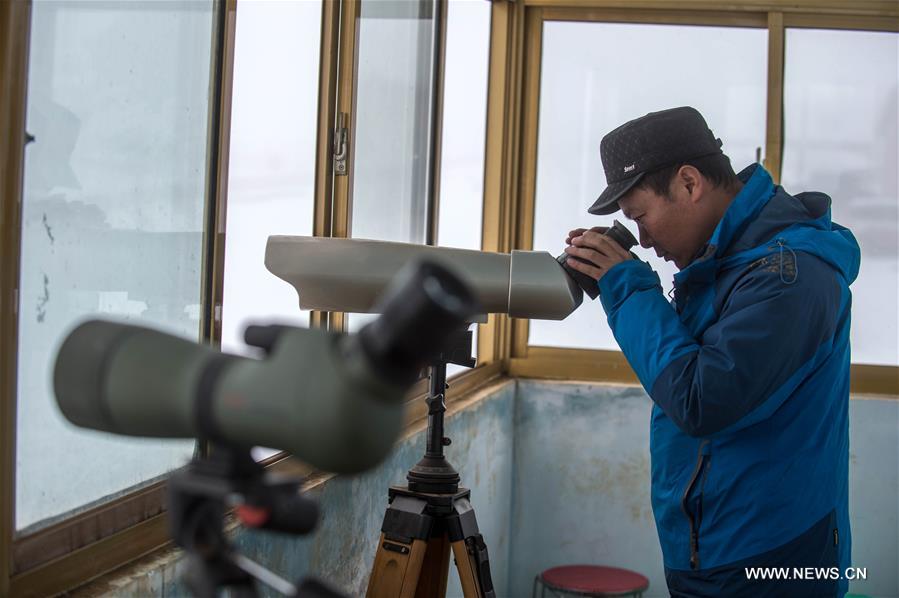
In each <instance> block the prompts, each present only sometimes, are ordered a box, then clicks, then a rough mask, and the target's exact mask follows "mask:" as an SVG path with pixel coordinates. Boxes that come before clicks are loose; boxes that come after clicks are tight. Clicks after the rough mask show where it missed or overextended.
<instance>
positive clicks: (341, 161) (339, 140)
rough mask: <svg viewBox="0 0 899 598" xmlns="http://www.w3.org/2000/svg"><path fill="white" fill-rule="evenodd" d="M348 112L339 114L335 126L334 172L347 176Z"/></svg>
mask: <svg viewBox="0 0 899 598" xmlns="http://www.w3.org/2000/svg"><path fill="white" fill-rule="evenodd" d="M346 120H347V115H346V112H339V113H338V114H337V126H336V127H335V128H334V143H333V151H334V174H336V175H338V176H341V175H342V176H346V154H347V151H346V137H347V130H346Z"/></svg>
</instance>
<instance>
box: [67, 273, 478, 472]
mask: <svg viewBox="0 0 899 598" xmlns="http://www.w3.org/2000/svg"><path fill="white" fill-rule="evenodd" d="M376 311H377V312H378V313H380V314H381V315H380V316H379V317H378V318H377V319H376V320H375V321H373V322H371V323H370V324H368V325H367V326H365V327H364V328H363V329H362V330H360V331H359V333H358V334H354V335H346V334H337V333H331V332H326V331H322V330H309V329H302V328H294V327H288V326H249V327H248V328H247V329H246V331H245V338H246V341H247V343H248V344H252V345H255V346H258V347H260V348H262V349H264V351H265V353H266V355H265V357H264V358H262V359H253V358H248V357H240V356H236V355H229V354H225V353H221V352H219V351H217V350H215V349H213V348H212V347H208V346H204V345H199V344H197V343H195V342H191V341H189V340H186V339H183V338H179V337H176V336H172V335H169V334H165V333H162V332H159V331H155V330H151V329H149V328H145V327H142V326H135V325H131V324H124V323H116V322H110V321H103V320H90V321H86V322H84V323H82V324H80V325H79V326H77V327H76V328H75V329H74V330H73V331H72V332H71V333H70V334H69V335H68V337H67V338H66V339H65V340H64V342H63V343H62V346H61V348H60V350H59V353H58V355H57V357H56V364H55V368H54V374H53V386H54V390H55V394H56V399H57V402H58V404H59V407H60V409H61V410H62V412H63V414H64V415H65V417H66V418H67V419H68V420H69V421H71V422H72V423H74V424H76V425H78V426H81V427H85V428H92V429H95V430H102V431H106V432H113V433H116V434H123V435H127V436H151V437H164V438H200V439H204V440H208V441H211V442H214V443H221V444H225V445H230V446H238V447H247V448H249V447H251V446H256V445H259V446H268V447H272V448H278V449H282V450H285V451H288V452H290V453H292V454H293V455H295V456H296V457H298V458H299V459H302V460H303V461H306V462H308V463H309V464H311V465H313V466H314V467H316V468H319V469H322V470H326V471H332V472H336V473H355V472H360V471H364V470H366V469H368V468H370V467H372V466H374V465H375V464H377V463H378V462H380V461H381V460H382V459H383V458H384V457H385V456H386V455H387V454H388V452H389V451H390V449H391V447H392V445H393V442H394V440H395V439H396V438H397V436H398V435H399V433H400V430H401V428H402V425H403V400H404V395H405V393H406V392H407V391H408V390H409V388H410V387H411V385H412V384H413V383H414V382H415V381H416V380H417V379H418V377H419V374H420V373H421V371H422V369H423V368H424V367H425V366H426V365H427V364H428V363H429V361H430V360H431V358H432V357H434V356H436V355H437V354H438V353H440V351H441V350H442V348H443V346H444V344H445V342H446V341H447V339H449V338H450V336H451V335H452V334H453V333H455V332H457V331H458V330H459V328H461V327H464V326H465V325H466V323H467V322H469V321H471V319H472V317H473V316H474V315H475V314H478V313H482V312H481V307H480V306H479V305H478V304H477V301H476V299H475V297H474V295H473V294H472V292H471V291H470V290H469V288H468V287H467V285H466V284H465V283H463V282H462V281H461V279H460V278H459V277H457V276H456V275H455V274H454V273H453V272H452V271H451V270H450V269H448V268H446V267H445V266H443V265H440V264H438V263H435V262H430V261H422V262H416V263H413V264H410V265H409V266H408V267H406V268H404V269H403V270H402V271H401V272H400V274H399V275H397V276H396V278H395V279H394V281H393V283H392V284H391V285H390V286H389V287H388V288H387V289H386V290H385V292H384V294H383V295H382V298H381V300H380V302H379V305H378V306H377V308H376Z"/></svg>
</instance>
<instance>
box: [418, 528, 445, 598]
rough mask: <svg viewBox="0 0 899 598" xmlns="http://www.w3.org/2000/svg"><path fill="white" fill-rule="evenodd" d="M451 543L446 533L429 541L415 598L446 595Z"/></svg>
mask: <svg viewBox="0 0 899 598" xmlns="http://www.w3.org/2000/svg"><path fill="white" fill-rule="evenodd" d="M449 559H450V543H449V538H447V537H446V534H442V535H440V536H438V537H436V538H431V539H430V540H429V541H428V549H427V552H426V553H425V561H424V564H423V565H422V568H421V575H419V576H418V589H417V590H416V592H415V598H434V597H435V596H446V581H447V577H448V576H449Z"/></svg>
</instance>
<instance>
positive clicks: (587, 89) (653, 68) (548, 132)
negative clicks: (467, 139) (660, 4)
mask: <svg viewBox="0 0 899 598" xmlns="http://www.w3.org/2000/svg"><path fill="white" fill-rule="evenodd" d="M685 65H697V66H696V68H697V71H696V72H694V73H693V75H691V76H685V74H684V66H685ZM766 81H767V31H766V30H763V29H743V28H726V27H698V26H680V25H644V24H639V25H636V24H617V23H572V22H547V23H545V24H544V28H543V56H542V70H541V84H540V112H539V118H540V122H539V133H538V135H539V137H538V146H537V186H536V198H535V199H536V207H535V214H534V222H535V224H534V249H536V250H545V251H549V252H550V253H552V254H553V255H554V256H557V255H559V254H561V253H562V250H563V249H564V247H565V237H566V235H567V233H568V231H570V230H572V229H574V228H578V227H584V228H589V227H592V226H608V225H611V223H612V221H613V220H614V219H618V220H620V221H621V222H622V223H623V224H625V225H626V226H628V227H629V228H630V229H631V231H632V232H634V233H635V234H636V226H635V225H634V224H633V223H631V222H629V221H626V220H625V218H624V217H623V216H622V215H621V213H620V212H618V213H617V214H614V215H610V216H592V215H590V214H588V213H587V208H588V207H590V205H591V204H592V203H593V201H594V200H595V199H596V197H597V196H598V195H599V194H600V193H601V192H602V190H603V189H604V188H605V185H606V180H605V175H604V173H603V169H602V163H601V161H600V158H599V144H600V140H601V139H602V137H603V136H604V135H605V134H606V133H608V132H609V131H611V130H612V129H614V128H615V127H617V126H619V125H621V124H623V123H624V122H626V121H628V120H631V119H633V118H637V117H640V116H643V115H644V114H647V113H649V112H654V111H657V110H663V109H666V108H673V107H675V106H683V105H689V106H693V107H695V108H697V109H698V110H699V111H700V112H701V113H702V114H703V116H705V118H706V121H707V122H708V124H709V127H710V128H711V129H712V131H714V132H715V134H716V135H717V136H718V137H720V138H721V140H722V141H723V142H724V147H723V149H724V152H725V153H726V154H727V155H728V156H729V157H730V159H731V162H732V164H733V167H734V169H735V170H736V171H738V172H739V170H741V169H742V168H743V167H745V166H748V165H749V164H751V163H752V162H754V161H755V159H756V151H757V148H760V147H762V146H763V145H764V140H765V103H766V94H765V89H766V87H765V86H766ZM634 252H635V253H636V254H637V255H639V256H640V258H641V259H645V260H648V261H649V263H650V264H651V265H652V267H653V268H654V269H655V270H656V271H657V272H658V273H659V276H660V278H661V280H662V284H663V288H664V290H665V292H666V293H667V292H669V290H670V289H671V286H672V277H673V275H674V273H675V271H676V270H675V268H674V266H673V265H672V264H668V263H664V262H663V261H662V260H660V259H658V258H657V257H656V255H655V253H654V252H653V251H652V250H646V249H642V248H640V247H639V246H638V247H637V248H636V249H635V250H634ZM529 344H531V345H542V346H553V347H578V348H589V349H615V350H617V349H618V345H617V343H616V342H615V339H614V338H613V336H612V333H611V330H610V329H609V327H608V324H607V323H606V318H605V314H604V312H603V310H602V306H601V305H600V303H599V301H598V300H596V301H590V298H589V297H585V300H584V304H583V305H582V306H581V307H579V308H578V309H577V311H575V312H574V313H573V314H571V315H570V316H568V318H566V319H565V320H563V321H561V322H549V321H540V320H532V321H531V323H530V336H529Z"/></svg>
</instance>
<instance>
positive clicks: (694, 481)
mask: <svg viewBox="0 0 899 598" xmlns="http://www.w3.org/2000/svg"><path fill="white" fill-rule="evenodd" d="M709 442H711V441H709V440H703V441H702V442H701V443H700V444H699V450H698V451H697V455H696V466H695V467H694V468H693V474H692V475H691V476H690V481H689V482H688V483H687V487H686V488H685V489H684V493H683V496H682V497H681V503H680V506H681V510H682V511H683V512H684V516H686V518H687V522H688V523H689V526H690V569H693V570H696V569H699V528H700V526H701V525H702V493H703V489H704V488H705V481H706V478H708V474H709V467H711V464H712V460H711V455H709V454H708V453H707V448H708V446H709Z"/></svg>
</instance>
